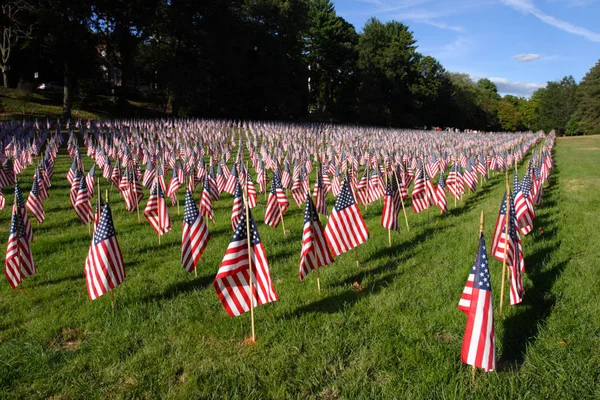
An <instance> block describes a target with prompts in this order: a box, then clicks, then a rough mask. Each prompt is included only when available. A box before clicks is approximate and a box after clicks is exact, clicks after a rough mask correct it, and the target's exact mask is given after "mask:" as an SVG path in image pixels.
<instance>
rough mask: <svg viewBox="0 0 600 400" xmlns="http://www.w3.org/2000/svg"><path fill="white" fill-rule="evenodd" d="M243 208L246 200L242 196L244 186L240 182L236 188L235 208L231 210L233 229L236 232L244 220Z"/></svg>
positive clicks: (234, 196) (234, 195)
mask: <svg viewBox="0 0 600 400" xmlns="http://www.w3.org/2000/svg"><path fill="white" fill-rule="evenodd" d="M236 179H237V178H236ZM243 208H244V199H243V194H242V186H241V185H240V184H239V182H238V183H237V184H236V186H235V192H234V194H233V207H232V208H231V229H232V230H233V231H235V228H237V226H238V223H239V222H240V219H241V218H242V214H243V212H242V211H243V210H242V209H243Z"/></svg>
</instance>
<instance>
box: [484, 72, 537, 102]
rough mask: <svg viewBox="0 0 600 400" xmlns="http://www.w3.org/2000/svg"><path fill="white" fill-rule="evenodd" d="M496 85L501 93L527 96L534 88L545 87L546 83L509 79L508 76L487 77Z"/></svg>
mask: <svg viewBox="0 0 600 400" xmlns="http://www.w3.org/2000/svg"><path fill="white" fill-rule="evenodd" d="M488 79H489V80H490V81H492V82H494V83H495V84H496V86H497V87H498V92H499V93H503V94H513V95H516V96H525V97H529V96H531V95H532V94H533V92H534V91H535V90H536V89H540V88H543V87H545V86H546V85H545V84H543V83H538V82H517V81H511V80H510V79H508V78H497V77H491V78H488Z"/></svg>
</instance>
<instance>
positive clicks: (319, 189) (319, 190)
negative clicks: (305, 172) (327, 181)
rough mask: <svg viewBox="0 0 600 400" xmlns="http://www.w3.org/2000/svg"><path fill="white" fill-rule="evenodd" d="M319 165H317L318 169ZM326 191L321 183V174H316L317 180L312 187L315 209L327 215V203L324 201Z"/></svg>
mask: <svg viewBox="0 0 600 400" xmlns="http://www.w3.org/2000/svg"><path fill="white" fill-rule="evenodd" d="M320 170H321V167H319V171H320ZM326 195H327V192H326V190H325V187H324V185H323V176H322V174H320V173H319V174H318V175H317V182H315V187H314V189H313V197H314V198H315V203H316V209H317V212H318V213H319V214H323V215H327V204H326V203H325V196H326Z"/></svg>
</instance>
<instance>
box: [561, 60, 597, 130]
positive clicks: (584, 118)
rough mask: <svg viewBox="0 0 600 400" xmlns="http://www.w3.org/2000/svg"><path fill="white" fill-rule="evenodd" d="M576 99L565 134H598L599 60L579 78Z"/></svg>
mask: <svg viewBox="0 0 600 400" xmlns="http://www.w3.org/2000/svg"><path fill="white" fill-rule="evenodd" d="M577 101H578V105H577V108H576V110H575V113H574V114H573V116H572V118H571V120H570V121H569V124H568V129H567V134H572V135H573V134H584V135H600V60H599V61H598V62H596V65H594V66H593V67H592V68H591V69H590V70H589V72H588V73H587V74H586V75H585V76H584V77H583V79H582V80H581V83H580V84H579V87H578V88H577Z"/></svg>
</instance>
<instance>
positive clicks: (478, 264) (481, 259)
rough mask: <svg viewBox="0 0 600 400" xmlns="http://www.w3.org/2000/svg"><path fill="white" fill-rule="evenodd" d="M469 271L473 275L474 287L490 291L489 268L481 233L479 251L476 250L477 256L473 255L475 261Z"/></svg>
mask: <svg viewBox="0 0 600 400" xmlns="http://www.w3.org/2000/svg"><path fill="white" fill-rule="evenodd" d="M471 271H472V273H473V275H474V280H473V287H474V288H478V289H481V290H489V291H492V285H491V281H490V268H489V265H488V258H487V252H486V250H485V239H484V238H483V235H481V237H480V238H479V251H478V252H477V257H475V262H474V263H473V269H472V270H471Z"/></svg>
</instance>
